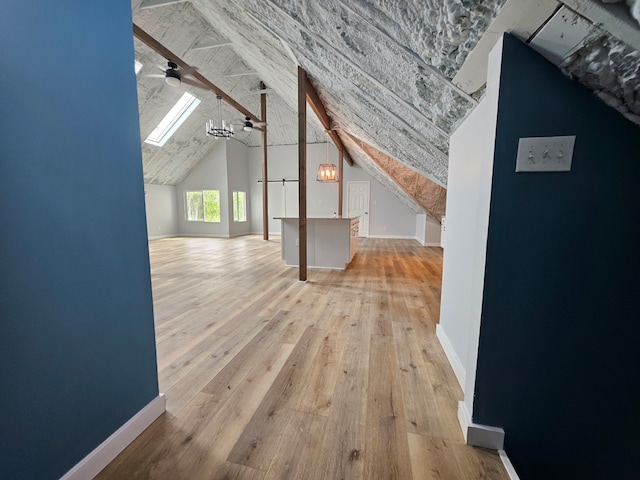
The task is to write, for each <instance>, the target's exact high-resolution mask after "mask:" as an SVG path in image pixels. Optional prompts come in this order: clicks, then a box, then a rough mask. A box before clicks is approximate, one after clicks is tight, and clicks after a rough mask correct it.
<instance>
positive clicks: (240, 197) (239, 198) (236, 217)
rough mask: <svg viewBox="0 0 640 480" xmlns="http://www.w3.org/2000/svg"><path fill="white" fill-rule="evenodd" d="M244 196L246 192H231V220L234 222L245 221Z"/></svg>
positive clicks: (245, 206) (245, 204)
mask: <svg viewBox="0 0 640 480" xmlns="http://www.w3.org/2000/svg"><path fill="white" fill-rule="evenodd" d="M246 197H247V193H246V192H233V221H234V222H246V221H247V202H246Z"/></svg>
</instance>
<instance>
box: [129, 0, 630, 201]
mask: <svg viewBox="0 0 640 480" xmlns="http://www.w3.org/2000/svg"><path fill="white" fill-rule="evenodd" d="M151 3H154V4H160V6H156V7H154V8H144V7H145V6H147V5H148V4H151ZM584 4H597V5H598V6H599V5H601V4H600V2H599V0H586V1H585V2H579V5H584ZM503 7H504V8H503ZM560 7H562V4H560V3H558V2H556V1H555V0H535V1H530V0H489V1H480V0H393V1H389V0H375V1H364V0H323V1H322V2H320V1H317V0H297V1H293V0H242V1H240V0H226V1H222V0H191V1H188V2H187V1H182V2H175V0H174V1H173V2H172V3H170V4H166V2H163V0H133V2H132V9H133V10H132V11H133V19H134V22H135V23H136V24H138V25H139V26H140V27H142V28H143V29H144V30H145V31H147V32H148V33H149V34H151V35H152V36H153V37H154V38H155V39H157V40H158V41H160V42H161V43H162V44H163V45H165V46H166V47H167V48H169V49H170V50H172V51H173V52H174V53H176V54H177V55H179V56H180V57H181V58H182V59H183V60H185V61H187V62H188V63H189V64H190V65H192V66H195V67H197V68H198V71H199V72H200V73H202V74H203V75H204V76H205V77H207V78H208V79H209V80H210V81H212V82H213V83H215V84H216V85H218V86H219V87H221V88H222V89H223V90H224V91H226V92H227V93H228V94H230V95H231V96H232V97H233V98H235V99H236V100H237V101H238V102H239V103H241V104H242V105H243V106H245V107H246V108H247V109H248V110H250V111H252V112H255V113H256V114H259V96H258V95H256V94H255V91H256V90H257V88H258V84H259V82H260V81H263V82H264V83H265V84H266V86H267V87H268V88H269V89H270V90H272V91H273V93H270V94H269V95H268V109H269V110H268V111H269V119H268V120H269V128H268V132H269V143H270V144H273V145H284V144H295V143H296V142H297V115H296V108H297V66H298V65H301V66H302V67H303V68H304V69H305V70H306V71H307V72H308V74H309V77H310V78H311V80H312V82H313V84H314V86H315V88H316V90H317V91H318V93H319V95H320V97H321V99H322V100H323V102H324V104H325V106H326V108H327V111H328V113H329V115H330V117H331V118H332V121H333V125H332V128H333V129H336V130H338V131H339V133H340V136H341V138H343V139H346V140H345V144H346V146H347V149H348V151H349V152H348V153H349V154H350V156H351V157H352V158H354V159H355V161H356V163H358V164H359V165H360V166H361V167H362V168H364V169H365V170H367V171H369V172H370V173H371V172H373V173H372V174H374V176H375V177H376V178H378V179H379V180H381V181H382V182H383V184H385V185H386V186H387V187H388V188H389V189H390V190H391V191H393V192H394V193H395V194H396V195H397V196H398V197H399V198H401V199H402V200H403V201H404V202H405V203H407V204H408V205H410V206H411V207H412V208H413V209H414V210H416V211H420V210H423V209H424V208H423V207H421V206H420V205H418V204H417V203H416V202H415V199H413V198H410V197H408V196H407V195H406V193H405V191H403V189H402V188H400V187H399V186H398V185H397V184H396V183H395V182H394V180H393V178H392V176H389V175H388V174H387V172H385V171H384V170H383V169H381V168H380V167H379V165H377V164H376V163H375V162H374V161H373V160H372V158H371V156H370V155H369V154H367V151H366V150H363V149H362V148H358V144H360V145H369V146H371V147H372V149H373V150H372V151H376V152H380V153H381V154H382V155H383V156H385V157H387V158H389V159H392V160H395V161H397V162H400V163H401V164H403V165H405V166H407V167H408V168H410V169H412V170H413V171H415V172H417V173H419V174H421V175H422V176H423V177H424V178H425V179H427V180H429V181H431V182H433V183H435V184H436V185H440V186H443V187H444V186H446V180H447V164H448V142H449V135H450V134H451V133H452V132H453V130H455V128H456V127H457V126H458V125H459V123H460V122H461V121H462V120H463V119H464V118H465V117H466V115H468V113H469V112H470V111H471V110H472V109H473V108H474V107H475V105H476V104H477V101H478V99H480V98H481V96H482V94H483V91H484V89H483V85H484V78H485V76H486V66H485V70H484V71H483V69H482V67H481V66H482V65H483V63H485V64H486V54H487V53H488V50H490V48H491V47H492V45H493V43H495V38H497V37H498V36H499V34H500V33H502V32H504V31H511V32H513V33H514V34H515V35H517V36H519V37H520V38H521V39H523V40H531V39H532V38H533V39H534V40H535V38H534V37H535V35H534V34H535V33H536V32H539V31H542V27H544V26H545V25H547V24H549V23H550V20H549V19H550V18H551V17H552V16H553V15H554V14H555V15H558V13H559V12H558V9H559V8H560ZM563 8H566V7H563ZM574 8H577V7H574ZM607 8H609V7H607ZM615 8H623V9H624V12H623V14H624V15H627V16H629V12H628V9H627V8H626V7H624V6H623V5H616V6H615ZM563 12H564V11H563ZM583 14H584V13H583ZM616 15H620V13H616ZM585 21H587V22H588V23H589V25H591V26H593V29H594V30H593V31H591V30H590V34H589V35H588V36H586V37H585V38H583V39H582V40H580V42H579V44H578V45H573V46H572V48H571V49H568V50H567V51H565V53H566V55H564V56H562V55H561V56H560V57H559V58H558V59H557V61H556V63H557V64H560V63H562V64H563V65H562V66H563V68H564V69H565V70H564V71H565V73H567V74H568V75H572V76H574V77H575V78H577V79H578V80H579V81H581V82H582V83H584V84H585V85H587V86H588V87H589V88H591V89H592V90H593V91H594V92H596V93H598V94H599V95H600V96H601V97H603V98H605V99H606V100H608V102H609V103H610V104H618V105H617V106H618V107H619V109H620V110H621V112H622V113H625V114H627V116H628V117H629V118H631V119H632V120H633V115H638V114H639V113H640V111H638V109H639V105H638V99H639V98H640V94H639V90H638V89H639V83H638V81H637V76H638V65H639V63H638V53H637V50H636V48H634V47H633V46H630V45H629V44H627V43H625V42H626V40H625V38H624V37H626V36H628V32H629V30H628V29H626V30H625V29H618V28H616V23H615V21H614V22H613V23H611V22H609V23H607V22H606V21H605V22H601V21H599V20H594V19H590V20H586V19H585ZM571 24H572V22H569V21H566V22H565V24H564V27H567V25H568V26H569V27H571ZM609 25H613V28H609ZM553 28H555V26H554V24H551V25H550V26H549V27H548V28H547V33H549V31H550V33H549V34H550V35H553V34H554V30H553ZM625 28H626V27H625ZM633 28H635V29H636V30H640V29H639V28H638V24H637V23H635V22H634V25H633ZM594 32H595V33H594ZM562 36H563V37H564V32H563V33H562ZM620 37H623V38H620ZM492 39H493V40H492ZM207 40H230V41H231V43H230V44H229V45H226V46H221V47H216V48H210V49H203V50H196V49H194V48H193V47H194V46H197V45H198V44H200V43H201V42H203V41H207ZM631 45H633V42H631ZM135 47H136V55H137V57H138V59H139V60H141V61H142V62H143V63H144V64H145V66H144V67H143V71H141V72H140V74H139V77H138V78H139V82H138V83H139V98H140V115H141V130H142V135H143V138H144V137H146V135H147V134H148V133H149V132H150V131H151V130H153V128H154V127H155V125H156V124H157V123H158V121H159V120H160V118H161V117H162V116H163V115H164V113H166V112H167V111H168V110H169V109H170V108H171V106H172V105H173V103H174V102H175V101H176V100H177V98H179V96H180V95H181V92H177V91H171V90H172V89H171V87H168V86H166V85H165V84H164V83H163V81H162V79H158V78H149V77H145V74H147V73H150V72H153V73H158V72H160V70H159V69H158V68H157V66H155V65H157V64H162V65H164V64H165V63H166V60H165V59H162V58H158V57H159V56H158V55H157V54H155V52H152V51H151V50H150V49H148V48H147V47H146V46H144V45H142V44H139V43H138V42H137V41H136V44H135ZM476 47H477V49H476ZM541 48H544V46H543V47H541ZM569 50H570V51H569ZM594 58H597V59H598V62H594V61H593V59H594ZM596 63H597V65H598V66H599V67H598V68H596V69H595V71H594V68H593V67H594V65H595V64H596ZM612 72H613V73H612ZM243 73H245V74H243ZM614 74H615V75H617V78H618V81H614V80H612V76H615V75H614ZM461 77H465V78H461ZM476 77H477V78H479V79H480V80H477V79H475V80H474V78H476ZM469 79H472V80H469ZM197 95H198V96H199V97H200V98H202V104H201V106H200V107H199V108H198V109H197V110H196V112H194V114H193V115H192V116H191V117H190V118H189V120H188V121H187V123H185V125H183V126H182V127H181V128H180V129H179V130H178V131H177V132H176V133H175V134H174V137H173V138H172V139H171V140H170V141H169V142H168V143H167V144H166V145H165V146H164V147H163V148H161V149H160V148H157V147H152V146H148V145H146V144H143V156H144V170H145V181H147V182H151V183H165V184H176V183H178V182H180V181H181V180H182V179H183V178H184V177H185V176H186V174H187V173H188V172H189V170H190V169H191V168H192V167H193V165H195V163H197V162H198V161H199V160H200V159H201V158H202V157H203V156H204V155H205V154H206V153H207V152H208V150H209V149H210V148H211V146H212V143H213V140H212V139H211V138H209V137H205V135H204V122H205V120H206V118H209V117H210V116H214V114H215V112H216V108H217V104H216V101H215V96H214V95H213V94H212V93H209V92H207V91H197ZM223 117H224V118H225V119H232V120H238V119H240V118H242V116H241V115H240V114H239V113H238V112H235V111H233V110H231V109H230V108H228V107H227V106H226V105H224V104H223ZM308 117H309V120H308V132H309V133H308V137H309V141H310V143H314V142H324V141H327V136H326V134H325V133H324V131H323V129H322V127H321V125H320V123H319V122H318V121H317V119H315V117H314V116H313V115H312V114H310V115H308ZM236 139H237V140H238V141H241V142H243V143H245V144H246V145H250V146H255V145H259V144H260V137H259V135H258V133H257V132H255V131H254V132H252V133H250V134H248V133H245V132H238V133H237V134H236ZM218 141H221V140H218Z"/></svg>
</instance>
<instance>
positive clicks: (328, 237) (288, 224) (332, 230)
mask: <svg viewBox="0 0 640 480" xmlns="http://www.w3.org/2000/svg"><path fill="white" fill-rule="evenodd" d="M276 219H279V220H281V221H282V230H281V232H282V233H281V235H282V237H281V243H282V247H281V248H282V259H283V260H284V261H285V263H286V264H287V265H288V266H291V267H294V266H298V265H299V264H300V259H299V255H298V251H299V247H298V244H299V236H298V234H299V220H298V218H297V217H276ZM358 223H359V220H358V218H357V217H356V218H349V217H337V218H307V266H308V267H316V268H336V269H341V270H344V269H345V268H346V266H347V265H348V264H349V262H351V260H353V256H354V255H355V254H356V251H357V250H358Z"/></svg>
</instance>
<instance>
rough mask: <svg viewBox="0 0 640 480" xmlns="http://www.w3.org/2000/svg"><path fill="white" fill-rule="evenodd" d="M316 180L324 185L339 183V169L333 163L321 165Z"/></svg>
mask: <svg viewBox="0 0 640 480" xmlns="http://www.w3.org/2000/svg"><path fill="white" fill-rule="evenodd" d="M327 161H329V142H328V141H327ZM316 180H317V181H319V182H323V183H330V182H334V183H335V182H337V181H338V180H339V178H338V168H337V167H336V166H335V164H333V163H321V164H320V166H318V174H317V175H316Z"/></svg>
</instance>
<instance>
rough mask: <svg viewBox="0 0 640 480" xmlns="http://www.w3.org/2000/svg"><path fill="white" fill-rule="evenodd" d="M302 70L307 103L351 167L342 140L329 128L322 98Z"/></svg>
mask: <svg viewBox="0 0 640 480" xmlns="http://www.w3.org/2000/svg"><path fill="white" fill-rule="evenodd" d="M302 72H303V74H304V76H305V80H306V81H305V85H306V90H305V91H306V97H307V103H308V104H309V106H310V107H311V109H312V110H313V111H314V113H315V114H316V117H318V120H320V123H321V124H322V126H323V127H324V129H325V130H326V132H327V134H328V135H329V137H331V140H332V141H333V143H334V144H335V146H336V148H337V149H338V151H340V152H342V154H343V156H344V159H345V160H346V161H347V163H348V164H349V166H351V167H353V160H352V159H351V157H350V156H349V154H348V152H347V150H346V149H345V148H344V145H343V144H342V140H340V137H339V136H338V132H336V131H335V130H333V129H332V128H331V119H330V118H329V114H328V113H327V110H326V109H325V108H324V104H323V103H322V100H320V97H319V96H318V92H316V89H315V88H314V86H313V85H312V83H311V81H310V80H309V77H308V75H307V72H306V71H304V70H303V71H302Z"/></svg>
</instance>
